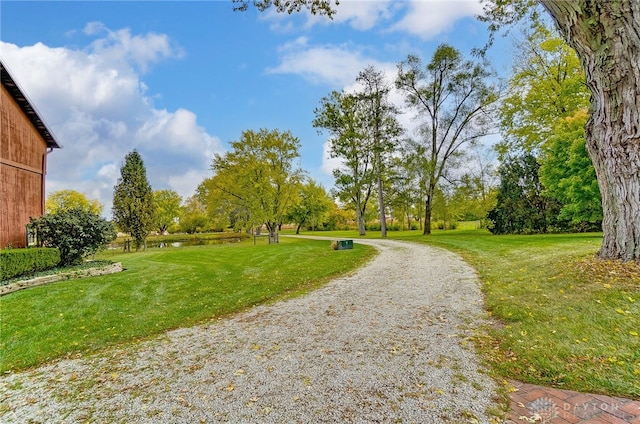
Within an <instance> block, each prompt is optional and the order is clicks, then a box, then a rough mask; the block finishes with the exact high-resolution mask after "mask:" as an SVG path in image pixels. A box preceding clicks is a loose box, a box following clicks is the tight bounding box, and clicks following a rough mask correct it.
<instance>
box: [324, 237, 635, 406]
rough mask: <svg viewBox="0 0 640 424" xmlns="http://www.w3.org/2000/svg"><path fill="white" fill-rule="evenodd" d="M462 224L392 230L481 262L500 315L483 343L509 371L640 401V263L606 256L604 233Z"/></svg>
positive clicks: (491, 303) (489, 302) (488, 299)
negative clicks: (428, 230)
mask: <svg viewBox="0 0 640 424" xmlns="http://www.w3.org/2000/svg"><path fill="white" fill-rule="evenodd" d="M459 228H462V229H461V230H454V231H436V232H434V233H433V234H432V235H431V236H423V235H421V233H420V232H419V231H412V232H408V231H407V232H389V233H388V236H389V238H396V239H402V240H408V241H413V242H419V243H426V244H429V245H433V246H438V247H443V248H445V249H449V250H453V251H455V252H458V253H459V254H460V255H461V256H462V257H463V258H464V259H465V260H466V261H467V262H468V263H470V264H471V265H472V266H474V267H475V268H476V270H477V271H478V273H479V275H480V278H481V280H482V288H483V292H484V295H485V306H486V308H487V310H488V311H489V313H490V314H491V315H492V316H493V317H495V318H496V319H497V322H498V323H499V325H497V326H495V327H493V328H488V329H486V331H485V332H484V334H482V335H479V336H478V338H477V339H478V345H479V346H480V348H481V350H482V352H483V353H484V355H485V357H486V358H487V360H488V361H489V362H490V363H491V364H492V367H493V369H494V370H495V371H496V372H497V374H498V375H499V376H502V377H505V378H513V379H518V380H522V381H526V382H531V383H535V384H542V385H550V386H555V387H560V388H567V389H574V390H579V391H589V392H597V393H605V394H611V395H620V396H626V397H630V398H635V399H640V335H639V334H640V264H626V265H623V264H620V263H616V262H602V261H598V260H596V259H595V254H596V252H597V251H598V249H599V247H600V244H601V241H602V237H601V234H557V235H531V236H511V235H509V236H494V235H492V234H490V233H489V232H488V231H486V230H465V229H464V228H465V227H464V226H462V227H459ZM472 228H473V227H472ZM328 234H331V235H332V236H335V237H343V238H354V237H355V234H356V233H355V232H353V231H351V232H334V233H328ZM379 236H380V233H379V232H369V234H368V235H367V237H370V238H371V237H379Z"/></svg>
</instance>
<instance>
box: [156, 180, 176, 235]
mask: <svg viewBox="0 0 640 424" xmlns="http://www.w3.org/2000/svg"><path fill="white" fill-rule="evenodd" d="M153 201H154V202H155V204H156V228H158V231H159V232H160V234H163V233H164V232H165V231H167V229H168V228H169V226H171V225H172V224H173V223H175V222H176V220H177V219H178V218H179V217H180V203H181V202H182V197H180V195H179V194H178V193H176V192H175V191H173V190H166V189H165V190H155V191H154V192H153Z"/></svg>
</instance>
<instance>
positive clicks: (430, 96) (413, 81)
mask: <svg viewBox="0 0 640 424" xmlns="http://www.w3.org/2000/svg"><path fill="white" fill-rule="evenodd" d="M490 77H491V73H490V72H489V70H488V68H487V66H486V65H485V64H482V63H474V62H472V61H468V60H464V58H463V57H462V55H461V53H460V52H459V51H458V50H456V49H455V48H453V47H451V46H449V45H446V44H443V45H440V46H439V47H438V48H437V49H436V51H435V53H434V54H433V57H432V59H431V61H430V62H429V63H428V64H427V65H426V66H424V65H423V64H422V61H421V60H420V59H419V58H418V57H416V56H409V57H408V58H407V59H406V60H405V61H404V62H402V63H400V64H399V65H398V78H397V80H396V87H397V88H398V89H400V90H402V91H403V92H404V93H405V96H406V98H405V99H406V104H407V106H409V107H410V108H412V109H414V110H415V112H416V119H418V120H420V123H421V134H420V138H419V139H417V140H415V141H416V143H415V147H414V149H413V152H414V154H415V155H416V157H415V160H416V161H417V164H418V166H419V167H420V168H421V169H422V170H421V174H422V175H421V177H422V178H421V184H423V185H424V193H425V196H426V198H425V199H424V205H425V213H424V234H429V233H430V232H431V213H432V207H433V196H434V193H435V189H436V186H437V185H438V182H439V181H440V179H441V178H442V177H443V175H445V173H446V172H447V171H448V167H450V166H451V165H452V163H453V161H454V160H455V158H456V157H458V156H459V155H460V154H461V153H462V151H463V149H464V148H465V147H466V146H467V145H471V144H473V143H474V142H475V141H476V140H478V139H479V138H481V137H483V136H486V135H488V134H489V133H490V130H491V128H492V124H491V121H490V119H489V114H490V111H491V108H492V107H493V105H494V103H495V102H496V100H497V98H498V93H497V90H496V88H495V87H494V86H492V85H491V84H490V83H489V78H490Z"/></svg>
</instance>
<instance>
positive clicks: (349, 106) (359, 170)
mask: <svg viewBox="0 0 640 424" xmlns="http://www.w3.org/2000/svg"><path fill="white" fill-rule="evenodd" d="M361 112H362V109H361V108H360V104H359V102H358V98H357V96H356V95H354V94H347V93H344V92H337V91H333V92H332V93H331V94H330V95H329V96H327V97H324V98H322V100H321V101H320V107H319V108H316V109H315V111H314V113H315V119H314V120H313V126H314V127H316V128H320V129H321V130H320V131H322V130H326V131H327V132H328V133H329V143H330V149H329V155H330V156H331V157H332V158H339V159H340V160H341V166H340V167H339V168H337V169H334V171H333V177H334V178H335V187H334V193H335V195H336V197H337V198H338V199H339V200H340V201H341V202H343V203H344V204H346V205H350V206H351V207H353V209H354V210H355V212H356V221H357V226H358V233H359V234H360V235H365V234H366V229H365V215H366V212H367V206H368V204H369V199H370V198H371V195H372V192H373V190H374V186H375V181H376V178H375V172H374V164H373V161H374V159H373V157H372V151H371V149H368V148H366V134H365V133H364V132H363V127H362V125H361V123H362V119H363V117H362V116H361Z"/></svg>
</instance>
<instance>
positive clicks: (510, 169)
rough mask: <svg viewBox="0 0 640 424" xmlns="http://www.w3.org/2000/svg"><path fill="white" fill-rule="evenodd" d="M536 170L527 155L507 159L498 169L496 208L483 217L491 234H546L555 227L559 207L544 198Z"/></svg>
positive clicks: (534, 162)
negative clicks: (487, 222) (486, 219)
mask: <svg viewBox="0 0 640 424" xmlns="http://www.w3.org/2000/svg"><path fill="white" fill-rule="evenodd" d="M539 168H540V164H539V163H538V161H537V160H536V158H535V157H534V156H533V155H532V154H530V153H526V154H524V155H522V156H519V157H515V158H509V159H508V160H506V161H505V162H503V164H502V165H501V166H500V168H499V169H498V173H499V174H500V186H499V188H498V193H497V204H496V207H495V208H493V209H492V210H490V211H489V213H488V214H487V218H488V219H489V220H490V221H491V223H490V225H489V231H491V232H492V233H493V234H531V233H546V232H547V231H548V230H549V229H550V228H551V227H553V226H556V225H557V224H558V223H557V221H556V217H557V216H558V212H559V208H560V205H559V204H558V203H557V202H556V201H554V200H552V199H551V198H549V197H548V196H546V195H545V194H544V186H543V185H542V183H540V179H539V178H538V169H539Z"/></svg>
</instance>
